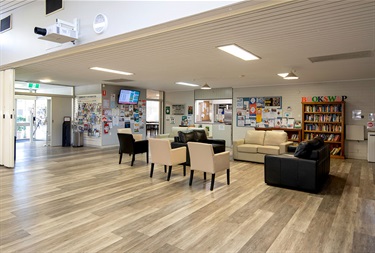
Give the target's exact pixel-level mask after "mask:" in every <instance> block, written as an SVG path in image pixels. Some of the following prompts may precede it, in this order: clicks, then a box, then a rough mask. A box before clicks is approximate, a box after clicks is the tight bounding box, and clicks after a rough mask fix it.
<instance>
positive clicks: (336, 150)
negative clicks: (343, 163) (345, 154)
mask: <svg viewBox="0 0 375 253" xmlns="http://www.w3.org/2000/svg"><path fill="white" fill-rule="evenodd" d="M340 151H341V147H337V148H333V149H332V150H331V155H340Z"/></svg>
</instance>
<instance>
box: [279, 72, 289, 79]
mask: <svg viewBox="0 0 375 253" xmlns="http://www.w3.org/2000/svg"><path fill="white" fill-rule="evenodd" d="M288 74H289V73H279V74H277V75H278V76H281V77H282V78H285V77H286V76H287V75H288Z"/></svg>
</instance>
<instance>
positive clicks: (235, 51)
mask: <svg viewBox="0 0 375 253" xmlns="http://www.w3.org/2000/svg"><path fill="white" fill-rule="evenodd" d="M217 48H218V49H220V50H222V51H224V52H227V53H228V54H231V55H234V56H236V57H238V58H241V59H242V60H244V61H252V60H259V59H260V58H259V57H258V56H256V55H254V54H252V53H250V52H249V51H246V50H245V49H243V48H241V47H239V46H237V45H235V44H231V45H226V46H220V47H217Z"/></svg>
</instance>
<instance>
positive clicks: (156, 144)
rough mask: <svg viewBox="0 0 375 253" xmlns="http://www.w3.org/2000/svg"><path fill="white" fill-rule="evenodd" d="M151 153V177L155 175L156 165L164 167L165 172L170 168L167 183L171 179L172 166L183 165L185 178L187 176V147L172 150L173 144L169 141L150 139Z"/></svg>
mask: <svg viewBox="0 0 375 253" xmlns="http://www.w3.org/2000/svg"><path fill="white" fill-rule="evenodd" d="M149 142H150V151H151V171H150V177H152V175H153V173H154V165H155V163H156V164H162V165H164V171H165V170H166V166H169V169H168V176H167V181H169V179H170V178H171V174H172V166H175V165H177V164H182V165H183V169H184V176H185V175H186V164H185V162H186V147H180V148H175V149H172V148H171V143H170V141H169V140H168V139H157V138H150V140H149Z"/></svg>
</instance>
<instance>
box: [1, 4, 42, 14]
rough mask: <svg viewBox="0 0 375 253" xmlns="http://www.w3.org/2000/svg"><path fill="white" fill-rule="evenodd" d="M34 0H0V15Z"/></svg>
mask: <svg viewBox="0 0 375 253" xmlns="http://www.w3.org/2000/svg"><path fill="white" fill-rule="evenodd" d="M35 1H36V0H0V15H2V14H4V13H7V12H11V11H12V10H15V9H17V8H19V7H22V6H24V5H26V4H29V3H32V2H35Z"/></svg>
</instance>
